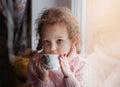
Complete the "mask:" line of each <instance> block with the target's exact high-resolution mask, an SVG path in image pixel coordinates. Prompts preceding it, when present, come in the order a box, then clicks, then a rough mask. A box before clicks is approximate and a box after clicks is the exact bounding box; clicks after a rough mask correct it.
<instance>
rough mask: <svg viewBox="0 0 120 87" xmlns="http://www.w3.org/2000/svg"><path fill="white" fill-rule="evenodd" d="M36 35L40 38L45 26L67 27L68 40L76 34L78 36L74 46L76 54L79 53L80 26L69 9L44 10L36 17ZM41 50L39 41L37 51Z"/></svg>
mask: <svg viewBox="0 0 120 87" xmlns="http://www.w3.org/2000/svg"><path fill="white" fill-rule="evenodd" d="M36 23H37V28H36V29H37V34H38V35H39V37H41V34H42V32H41V31H42V29H43V27H44V26H45V25H47V24H51V25H54V24H61V23H63V24H64V25H66V27H67V31H68V35H69V38H70V39H72V38H73V37H74V36H75V35H76V34H77V35H78V42H77V44H76V48H77V53H80V42H81V41H80V40H81V39H80V24H79V22H78V20H77V19H76V18H75V17H74V16H73V15H72V13H71V11H70V9H68V8H66V7H55V8H49V9H46V10H45V11H44V12H43V14H42V15H41V16H39V17H38V19H37V21H36ZM41 49H42V43H41V39H40V38H39V43H38V46H37V50H41Z"/></svg>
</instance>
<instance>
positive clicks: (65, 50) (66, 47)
mask: <svg viewBox="0 0 120 87" xmlns="http://www.w3.org/2000/svg"><path fill="white" fill-rule="evenodd" d="M70 48H71V45H70V44H67V45H64V46H61V47H60V48H59V53H60V54H68V53H69V51H70Z"/></svg>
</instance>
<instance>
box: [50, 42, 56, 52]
mask: <svg viewBox="0 0 120 87" xmlns="http://www.w3.org/2000/svg"><path fill="white" fill-rule="evenodd" d="M56 52H57V45H56V44H55V43H52V44H51V53H52V54H55V53H56Z"/></svg>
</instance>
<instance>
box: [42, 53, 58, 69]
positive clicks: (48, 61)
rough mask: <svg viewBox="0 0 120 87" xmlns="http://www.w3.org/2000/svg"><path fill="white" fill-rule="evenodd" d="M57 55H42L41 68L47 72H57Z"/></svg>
mask: <svg viewBox="0 0 120 87" xmlns="http://www.w3.org/2000/svg"><path fill="white" fill-rule="evenodd" d="M58 57H59V55H58V54H42V57H41V58H42V62H43V66H44V67H45V68H46V69H47V70H58V69H59V67H60V64H59V59H58Z"/></svg>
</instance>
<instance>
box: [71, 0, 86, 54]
mask: <svg viewBox="0 0 120 87" xmlns="http://www.w3.org/2000/svg"><path fill="white" fill-rule="evenodd" d="M71 10H72V13H73V15H74V16H75V17H77V19H78V20H80V31H81V38H82V43H81V55H82V56H85V53H86V51H85V47H86V42H85V41H86V37H85V34H86V33H85V32H86V0H71Z"/></svg>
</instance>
